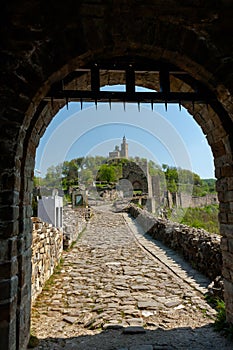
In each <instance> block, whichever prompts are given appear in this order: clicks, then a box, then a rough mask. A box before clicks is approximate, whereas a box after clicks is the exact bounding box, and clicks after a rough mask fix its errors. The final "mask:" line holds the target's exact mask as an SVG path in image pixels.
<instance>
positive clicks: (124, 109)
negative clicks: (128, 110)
mask: <svg viewBox="0 0 233 350" xmlns="http://www.w3.org/2000/svg"><path fill="white" fill-rule="evenodd" d="M123 106H124V111H125V101H123Z"/></svg>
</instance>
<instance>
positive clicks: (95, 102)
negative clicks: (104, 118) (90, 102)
mask: <svg viewBox="0 0 233 350" xmlns="http://www.w3.org/2000/svg"><path fill="white" fill-rule="evenodd" d="M95 109H96V110H97V99H95Z"/></svg>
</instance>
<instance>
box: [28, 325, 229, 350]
mask: <svg viewBox="0 0 233 350" xmlns="http://www.w3.org/2000/svg"><path fill="white" fill-rule="evenodd" d="M51 327H52V325H51ZM34 349H36V350H39V349H50V350H61V349H66V350H152V349H153V350H180V349H184V350H187V349H192V350H204V349H205V350H214V349H216V350H219V349H221V350H230V349H231V350H232V349H233V342H232V341H230V340H228V339H226V338H224V337H223V336H221V335H220V334H219V333H217V332H215V331H214V329H213V327H212V326H211V325H207V326H204V327H200V328H195V329H192V328H190V327H187V328H176V329H172V330H164V329H162V328H157V329H154V330H151V329H149V330H146V331H145V333H141V334H123V329H117V330H112V329H107V330H105V331H100V333H98V334H94V335H80V336H77V337H71V338H63V337H61V338H46V339H41V340H40V341H39V345H38V346H37V347H36V348H34Z"/></svg>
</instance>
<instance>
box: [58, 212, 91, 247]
mask: <svg viewBox="0 0 233 350" xmlns="http://www.w3.org/2000/svg"><path fill="white" fill-rule="evenodd" d="M90 216H91V211H90V208H81V207H78V208H72V206H71V205H66V206H65V207H64V208H63V247H64V249H67V248H69V247H70V245H71V244H72V242H75V241H76V240H77V238H78V236H79V234H80V233H81V232H82V231H83V230H84V228H85V227H86V224H87V221H88V220H89V218H90Z"/></svg>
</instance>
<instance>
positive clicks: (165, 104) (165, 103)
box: [165, 101, 167, 112]
mask: <svg viewBox="0 0 233 350" xmlns="http://www.w3.org/2000/svg"><path fill="white" fill-rule="evenodd" d="M165 110H166V112H167V101H165Z"/></svg>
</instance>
